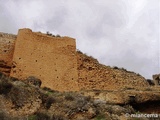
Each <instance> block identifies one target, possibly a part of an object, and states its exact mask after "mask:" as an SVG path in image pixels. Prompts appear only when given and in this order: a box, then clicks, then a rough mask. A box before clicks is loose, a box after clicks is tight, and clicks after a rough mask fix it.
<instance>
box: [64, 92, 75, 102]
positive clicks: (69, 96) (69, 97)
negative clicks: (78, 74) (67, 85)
mask: <svg viewBox="0 0 160 120" xmlns="http://www.w3.org/2000/svg"><path fill="white" fill-rule="evenodd" d="M65 99H66V100H68V101H73V100H74V97H73V95H71V94H67V95H65Z"/></svg>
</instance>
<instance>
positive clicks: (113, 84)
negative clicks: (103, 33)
mask: <svg viewBox="0 0 160 120" xmlns="http://www.w3.org/2000/svg"><path fill="white" fill-rule="evenodd" d="M77 61H78V77H79V78H78V83H79V86H80V89H83V90H86V89H87V90H91V89H98V90H116V89H122V88H134V87H147V86H149V84H148V82H147V81H146V80H145V78H144V77H143V76H141V75H139V74H136V73H134V72H130V71H127V70H125V69H124V68H123V69H120V68H118V67H117V68H111V67H109V66H105V65H102V64H100V63H98V61H97V60H96V59H94V58H93V57H88V56H87V55H84V54H82V53H80V52H77Z"/></svg>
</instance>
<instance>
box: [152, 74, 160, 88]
mask: <svg viewBox="0 0 160 120" xmlns="http://www.w3.org/2000/svg"><path fill="white" fill-rule="evenodd" d="M152 77H153V81H154V84H155V85H158V86H159V85H160V74H155V75H153V76H152Z"/></svg>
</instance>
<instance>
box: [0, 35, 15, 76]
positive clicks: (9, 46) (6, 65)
mask: <svg viewBox="0 0 160 120" xmlns="http://www.w3.org/2000/svg"><path fill="white" fill-rule="evenodd" d="M15 39H16V35H12V34H7V33H1V32H0V71H1V72H3V73H5V74H7V75H9V74H10V70H11V65H12V62H11V61H12V56H13V52H14V43H15V41H14V40H15Z"/></svg>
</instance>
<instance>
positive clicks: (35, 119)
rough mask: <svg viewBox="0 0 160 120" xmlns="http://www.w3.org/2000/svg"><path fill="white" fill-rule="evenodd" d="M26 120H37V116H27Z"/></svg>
mask: <svg viewBox="0 0 160 120" xmlns="http://www.w3.org/2000/svg"><path fill="white" fill-rule="evenodd" d="M28 120H38V119H37V115H31V116H28Z"/></svg>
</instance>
